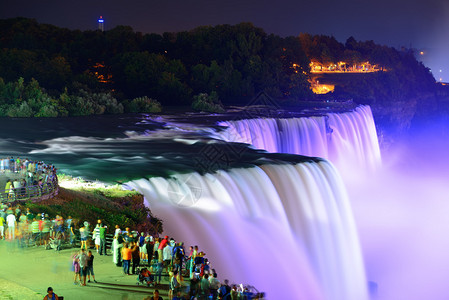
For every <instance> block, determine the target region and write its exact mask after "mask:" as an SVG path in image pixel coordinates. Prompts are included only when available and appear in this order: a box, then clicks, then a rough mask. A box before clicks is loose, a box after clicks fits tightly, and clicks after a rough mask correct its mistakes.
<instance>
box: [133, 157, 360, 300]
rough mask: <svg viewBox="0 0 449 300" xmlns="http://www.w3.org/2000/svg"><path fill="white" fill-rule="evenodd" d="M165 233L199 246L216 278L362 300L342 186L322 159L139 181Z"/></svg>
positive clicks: (272, 291)
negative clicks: (209, 262)
mask: <svg viewBox="0 0 449 300" xmlns="http://www.w3.org/2000/svg"><path fill="white" fill-rule="evenodd" d="M126 185H127V186H128V187H130V188H134V189H136V190H137V191H139V192H141V193H143V194H144V195H145V198H146V201H148V205H149V206H150V208H151V209H152V211H153V212H154V213H155V215H157V216H158V217H159V218H161V219H163V220H164V234H168V235H169V236H173V237H175V238H177V239H179V240H182V241H185V242H186V244H187V246H188V245H194V244H198V245H199V246H200V250H202V251H205V252H206V254H207V257H208V258H209V259H210V260H211V262H212V267H213V268H216V269H217V271H218V273H219V278H220V279H221V280H223V279H225V278H229V279H231V280H232V281H233V282H235V283H237V284H240V283H246V284H251V285H254V286H255V287H257V288H259V289H261V290H262V291H264V292H266V293H267V297H268V299H298V300H299V299H304V300H313V299H317V300H319V299H323V300H324V299H335V300H363V299H368V297H367V289H366V278H365V274H364V267H363V260H362V256H361V251H360V248H359V242H358V237H357V233H356V230H355V225H354V222H353V216H352V212H351V208H350V205H349V202H348V199H347V196H346V193H345V189H344V186H343V184H342V182H341V179H340V177H339V175H338V174H337V173H336V171H335V169H334V168H333V167H332V166H331V165H330V164H329V163H327V162H325V161H323V162H320V163H302V164H298V165H265V166H262V167H260V168H259V167H256V168H249V169H233V170H230V171H219V172H217V173H216V174H207V175H204V176H201V175H199V174H197V173H192V174H184V175H174V176H173V178H172V179H164V178H160V177H155V178H150V179H149V180H146V179H140V180H135V181H132V182H129V183H127V184H126Z"/></svg>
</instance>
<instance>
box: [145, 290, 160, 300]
mask: <svg viewBox="0 0 449 300" xmlns="http://www.w3.org/2000/svg"><path fill="white" fill-rule="evenodd" d="M144 300H163V299H162V297H161V296H159V290H154V292H153V296H152V297H146V298H145V299H144Z"/></svg>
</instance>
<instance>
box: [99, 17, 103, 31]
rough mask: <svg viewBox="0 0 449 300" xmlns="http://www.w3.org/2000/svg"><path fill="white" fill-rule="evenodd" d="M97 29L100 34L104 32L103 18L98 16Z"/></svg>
mask: <svg viewBox="0 0 449 300" xmlns="http://www.w3.org/2000/svg"><path fill="white" fill-rule="evenodd" d="M98 29H99V30H101V32H103V31H104V19H103V16H100V18H99V19H98Z"/></svg>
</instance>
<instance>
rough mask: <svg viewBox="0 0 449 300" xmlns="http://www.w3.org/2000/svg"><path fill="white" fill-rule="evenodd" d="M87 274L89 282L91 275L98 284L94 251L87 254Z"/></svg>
mask: <svg viewBox="0 0 449 300" xmlns="http://www.w3.org/2000/svg"><path fill="white" fill-rule="evenodd" d="M86 273H87V282H90V275H92V279H93V280H94V282H95V283H97V281H96V280H95V274H94V256H93V255H92V251H90V250H89V251H88V252H87V268H86Z"/></svg>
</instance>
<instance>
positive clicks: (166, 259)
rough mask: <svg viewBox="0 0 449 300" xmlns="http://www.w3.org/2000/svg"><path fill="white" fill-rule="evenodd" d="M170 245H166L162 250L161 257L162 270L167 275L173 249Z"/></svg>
mask: <svg viewBox="0 0 449 300" xmlns="http://www.w3.org/2000/svg"><path fill="white" fill-rule="evenodd" d="M171 245H172V243H168V244H167V245H166V246H165V247H164V249H163V250H162V256H163V261H164V268H165V271H166V272H167V273H168V272H169V268H170V264H171V262H172V260H173V255H172V254H173V247H172V246H171Z"/></svg>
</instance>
